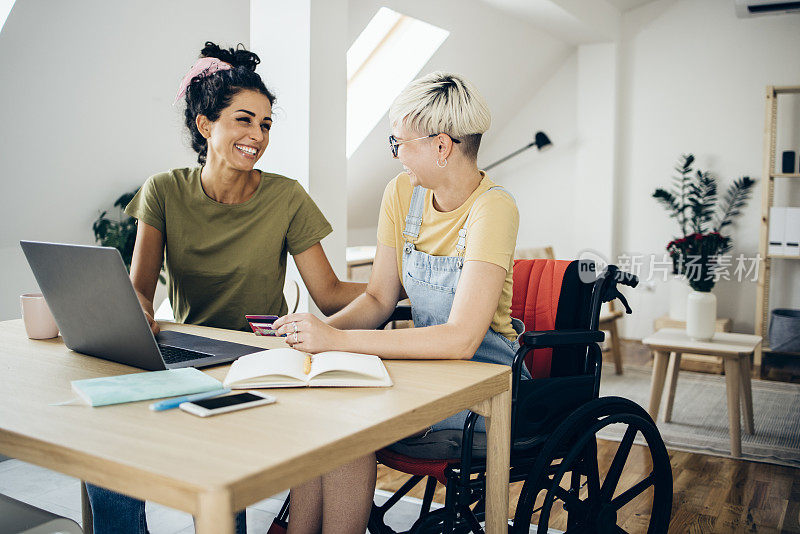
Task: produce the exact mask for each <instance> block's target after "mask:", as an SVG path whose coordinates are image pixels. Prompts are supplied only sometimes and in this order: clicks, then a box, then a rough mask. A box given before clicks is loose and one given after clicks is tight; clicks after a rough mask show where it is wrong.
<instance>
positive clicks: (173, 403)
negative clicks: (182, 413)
mask: <svg viewBox="0 0 800 534" xmlns="http://www.w3.org/2000/svg"><path fill="white" fill-rule="evenodd" d="M230 392H231V390H230V388H223V389H215V390H214V391H204V392H203V393H195V394H194V395H184V396H183V397H174V398H172V399H167V400H163V401H159V402H154V403H153V404H151V405H150V409H151V410H153V411H154V412H160V411H162V410H171V409H172V408H177V407H178V406H179V405H180V404H181V403H182V402H192V401H196V400H201V399H208V398H211V397H216V396H217V395H224V394H225V393H230Z"/></svg>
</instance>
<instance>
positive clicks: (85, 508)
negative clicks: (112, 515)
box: [81, 480, 94, 534]
mask: <svg viewBox="0 0 800 534" xmlns="http://www.w3.org/2000/svg"><path fill="white" fill-rule="evenodd" d="M81 516H82V517H81V527H83V532H84V534H92V533H93V532H94V520H93V519H92V504H91V503H90V502H89V493H88V492H87V491H86V482H84V481H83V480H81Z"/></svg>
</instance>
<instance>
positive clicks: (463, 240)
mask: <svg viewBox="0 0 800 534" xmlns="http://www.w3.org/2000/svg"><path fill="white" fill-rule="evenodd" d="M494 189H499V190H500V191H503V192H504V193H505V194H507V195H508V196H509V197H511V200H513V201H514V204H515V205H516V203H517V201H516V200H514V195H512V194H511V193H509V192H508V190H507V189H506V188H504V187H503V186H500V185H494V186H492V187H490V188H489V189H487V190H486V191H484V192H483V193H481V194H480V195H479V196H478V198H481V197H482V196H483V195H485V194H486V193H488V192H489V191H492V190H494ZM478 198H476V199H475V202H473V203H472V206H471V207H470V208H469V215H467V220H466V221H465V222H464V226H462V227H461V230H459V231H458V242H457V243H456V253H457V254H458V257H459V261H458V265H459V267H460V266H461V265H463V264H464V252H465V251H466V250H467V226H469V220H470V219H471V218H472V208H474V207H475V203H476V202H478Z"/></svg>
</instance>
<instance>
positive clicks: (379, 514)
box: [270, 259, 672, 534]
mask: <svg viewBox="0 0 800 534" xmlns="http://www.w3.org/2000/svg"><path fill="white" fill-rule="evenodd" d="M594 269H595V264H594V263H593V262H591V261H585V260H575V261H562V260H549V259H547V260H544V259H536V260H516V261H515V262H514V273H513V276H514V288H513V295H512V306H511V315H512V317H515V318H517V319H520V320H521V321H522V322H523V323H524V325H525V332H524V333H522V334H521V335H520V336H519V342H520V348H519V350H518V351H517V353H516V355H515V357H514V362H513V365H512V407H511V410H512V417H511V463H510V472H509V482H510V483H515V482H522V490H521V493H520V497H519V501H518V503H517V506H516V509H515V511H514V516H513V522H512V523H511V524H510V526H509V532H510V533H512V534H521V533H523V532H524V533H527V532H530V529H531V527H532V525H531V519H532V518H533V515H534V514H535V513H538V514H539V516H538V518H536V521H535V522H536V525H537V526H536V532H537V533H538V534H546V533H547V532H548V529H549V528H550V527H554V528H557V529H559V530H565V531H566V532H567V533H569V534H595V533H597V534H606V533H609V534H610V533H622V532H626V530H625V529H623V528H622V526H621V525H618V521H617V512H618V511H619V510H621V509H622V508H624V507H625V506H628V505H631V506H635V510H636V511H637V512H639V511H641V510H643V508H642V507H643V505H644V506H645V507H646V508H647V509H649V512H650V517H649V520H648V519H643V515H641V514H628V515H629V516H630V515H633V516H634V517H636V518H637V519H638V522H636V525H635V527H636V531H637V532H644V531H646V532H648V533H651V534H654V533H661V532H667V527H668V525H669V520H670V514H671V508H672V470H671V466H670V461H669V456H668V454H667V450H666V448H665V446H664V442H663V440H662V439H661V435H660V434H659V431H658V429H657V428H656V425H655V423H654V422H653V420H652V419H651V418H650V416H649V415H648V413H647V412H646V411H645V410H644V409H643V408H642V407H641V406H639V405H638V404H636V403H634V402H632V401H630V400H627V399H624V398H620V397H600V396H599V390H600V377H601V370H602V353H601V350H600V347H599V345H598V343H599V342H600V341H602V340H603V338H604V334H603V332H601V331H599V330H598V320H599V316H600V307H601V306H602V304H603V303H604V302H610V301H612V300H614V299H619V300H620V301H621V302H622V304H623V306H624V307H625V310H626V313H629V314H630V313H632V311H631V309H630V307H629V306H628V303H627V301H626V300H625V297H624V296H623V295H622V294H621V293H620V292H619V290H618V288H617V284H622V285H627V286H630V287H636V285H637V284H638V279H637V278H636V276H634V275H632V274H629V273H626V272H623V271H620V270H619V269H618V268H617V267H616V266H614V265H609V266H607V268H606V269H605V270H604V271H603V273H602V274H600V275H599V276H597V274H596V273H595V271H594ZM398 311H400V310H399V309H398ZM403 315H404V314H403V313H402V311H401V313H399V314H398V313H396V314H395V315H394V316H393V317H392V318H391V319H390V320H400V319H404V318H408V315H410V314H409V313H408V311H407V310H406V312H405V315H406V316H405V317H403ZM523 366H525V367H526V368H527V369H528V371H529V372H530V374H531V376H532V379H530V380H523V379H522V376H523V372H522V368H523ZM478 417H479V416H478V415H477V414H475V413H470V414H469V416H468V417H467V421H466V423H465V424H464V428H463V431H450V430H442V431H438V432H432V433H430V434H428V435H426V436H425V437H424V438H422V439H414V438H409V439H407V440H401V441H400V442H398V443H395V444H394V445H391V446H389V447H387V448H385V449H382V450H380V451H378V452H377V453H376V455H377V458H378V461H379V462H380V463H382V464H384V465H386V466H387V467H390V468H392V469H395V470H398V471H401V472H403V473H407V474H410V475H412V476H411V478H410V479H409V480H408V481H407V482H406V483H405V484H404V485H403V486H402V487H401V488H400V489H399V490H398V491H397V492H396V493H394V494H393V495H392V496H391V497H390V498H389V499H388V500H387V501H386V502H385V503H384V504H382V505H381V506H377V505H374V504H373V508H372V512H371V515H370V519H369V525H368V529H369V532H370V533H371V534H398V533H396V532H395V531H394V530H392V529H391V528H390V527H389V526H388V525H387V524H386V521H385V516H386V513H387V512H388V511H389V510H390V509H391V508H392V507H393V506H394V505H396V504H397V503H398V501H400V499H402V498H403V497H404V496H405V495H407V494H408V492H409V491H411V490H412V489H413V488H414V487H415V486H416V485H417V484H419V483H420V482H422V480H423V479H425V478H427V481H426V486H425V493H424V498H423V500H422V505H421V510H420V514H419V517H418V518H417V519H416V521H415V522H414V523H413V525H411V526H410V529H409V530H407V531H405V532H404V534H423V533H442V534H449V533H458V534H461V533H466V532H472V533H475V534H482V533H483V528H482V526H481V521H482V520H483V519H484V515H485V506H484V505H485V502H484V498H485V492H486V480H485V473H486V461H485V453H486V439H485V437H486V436H485V434H482V433H476V432H475V425H476V422H477V420H478ZM611 425H623V426H624V427H625V433H624V435H623V437H622V440H621V442H620V444H619V446H618V448H617V450H616V453H615V455H614V457H613V459H611V462H610V465H609V467H608V468H607V470H605V469H601V468H600V462H599V461H598V451H597V434H598V433H599V432H601V431H602V430H603V429H604V428H606V427H609V426H611ZM637 437H639V439H640V442H641V441H643V442H644V444H645V445H646V447H647V453H648V454H649V458H648V459H647V460H646V462H647V465H648V467H649V469H650V473H649V474H648V475H647V476H646V477H644V478H643V479H642V480H639V481H637V482H635V483H633V484H632V485H630V486H629V487H625V486H627V483H628V482H629V480H628V479H629V478H630V477H628V476H623V471H624V468H625V466H626V461H627V460H628V457H629V455H630V453H631V451H632V448H633V444H634V441H635V440H636V438H637ZM602 471H605V476H604V477H602V479H601V474H602ZM437 482H441V483H442V484H444V486H445V488H446V489H445V502H444V506H443V507H441V508H438V509H435V510H432V509H431V508H432V502H433V496H434V491H435V488H436V485H437ZM557 503H559V505H560V506H561V507H563V509H564V513H561V511H560V510H557V509H556V506H557ZM631 503H633V504H631ZM554 512H558V513H557V515H560V519H559V521H560V522H559V523H558V524H554V523H553V519H554V517H553V516H554ZM287 515H288V499H287V501H286V503H284V508H283V510H282V511H281V514H279V516H278V517H277V518H276V521H275V523H274V524H273V527H272V528H271V529H270V534H274V533H277V532H280V531H281V530H282V528H285V525H286V518H287ZM564 515H566V519H565V520H564ZM627 525H628V524H627V523H626V526H627Z"/></svg>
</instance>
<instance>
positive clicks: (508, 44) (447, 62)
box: [347, 0, 573, 228]
mask: <svg viewBox="0 0 800 534" xmlns="http://www.w3.org/2000/svg"><path fill="white" fill-rule="evenodd" d="M381 6H386V7H389V8H390V9H393V10H395V11H398V12H400V13H403V14H406V15H409V16H412V17H415V18H417V19H420V20H423V21H425V22H428V23H430V24H434V25H436V26H439V27H441V28H444V29H446V30H448V31H450V36H449V37H448V39H447V40H446V41H445V42H444V44H443V45H442V46H441V48H440V49H439V50H438V51H437V53H436V54H434V56H433V57H432V58H431V60H430V61H429V62H428V64H426V65H425V66H424V67H423V68H422V70H421V72H420V75H422V74H424V73H428V72H431V71H434V70H446V71H452V72H458V73H460V74H463V75H464V76H465V77H467V78H469V79H470V80H471V81H472V82H473V83H475V85H476V86H477V87H478V88H479V89H480V91H481V93H482V94H483V95H484V97H485V98H486V100H487V101H488V103H489V106H490V108H491V110H492V114H493V121H492V122H493V125H494V126H493V128H498V127H499V126H500V125H503V124H504V123H506V122H507V121H508V119H509V118H510V117H511V116H512V115H513V114H514V111H515V109H517V107H518V106H519V105H520V103H524V102H527V101H528V100H529V99H530V97H531V96H532V95H533V94H534V93H535V92H536V90H537V88H538V87H539V86H540V84H541V83H543V82H544V81H545V80H547V78H548V77H549V75H550V73H551V72H552V71H553V70H554V69H555V68H556V67H557V66H558V65H559V64H560V63H561V62H562V61H563V60H564V59H565V58H566V57H567V56H568V55H569V54H570V53H571V52H572V50H573V47H572V46H570V45H569V44H567V43H564V42H563V41H560V40H558V39H555V38H553V37H551V36H550V35H547V34H544V33H541V32H537V31H534V30H533V29H532V28H531V25H530V24H529V23H528V22H527V21H525V20H521V19H520V18H519V17H515V16H513V15H512V14H509V13H506V12H503V11H501V10H499V9H496V8H494V7H492V6H490V5H488V4H486V3H484V2H481V1H479V0H449V1H442V2H430V1H429V0H402V1H399V0H398V1H386V2H376V1H372V0H351V1H350V5H349V13H350V14H349V25H348V31H349V36H350V41H351V42H352V41H353V40H354V39H355V38H356V37H357V36H358V34H359V33H360V31H361V30H362V29H363V28H364V26H366V24H367V23H368V22H369V20H370V19H371V18H372V16H373V15H374V14H375V12H377V10H378V9H379V8H380V7H381ZM388 135H389V124H388V118H387V117H386V116H384V118H383V119H381V121H380V122H379V123H378V125H377V126H376V127H375V128H374V129H373V131H372V132H370V134H369V135H368V136H367V138H366V139H365V140H364V142H363V143H362V144H361V146H360V147H359V148H358V149H357V150H356V152H355V153H354V154H353V155H352V156H351V158H350V160H349V162H348V172H347V177H348V185H347V189H348V191H347V201H348V226H349V227H350V228H366V227H374V226H376V225H377V221H378V207H379V205H380V199H381V196H382V194H383V189H384V187H385V186H386V183H387V182H388V181H389V180H390V179H392V178H393V177H394V176H395V175H396V174H397V173H398V172H400V170H402V168H401V166H400V164H399V163H398V162H397V161H395V160H393V159H392V158H391V154H390V152H389V148H388V143H387V140H386V139H387V136H388ZM489 135H491V130H490V132H489V133H488V134H487V137H488V136H489Z"/></svg>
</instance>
